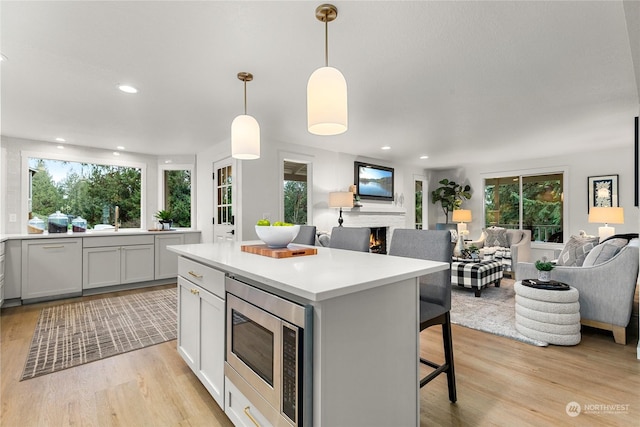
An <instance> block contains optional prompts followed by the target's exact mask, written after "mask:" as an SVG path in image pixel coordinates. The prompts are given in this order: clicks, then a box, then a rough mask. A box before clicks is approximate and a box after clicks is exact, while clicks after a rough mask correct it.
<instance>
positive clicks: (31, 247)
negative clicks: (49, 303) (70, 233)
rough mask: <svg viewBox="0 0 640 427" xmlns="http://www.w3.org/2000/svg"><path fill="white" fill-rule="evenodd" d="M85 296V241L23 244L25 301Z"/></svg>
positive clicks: (23, 242)
mask: <svg viewBox="0 0 640 427" xmlns="http://www.w3.org/2000/svg"><path fill="white" fill-rule="evenodd" d="M81 292H82V239H78V238H76V239H41V240H37V241H35V240H31V241H29V240H23V241H22V299H23V300H26V299H31V298H40V297H48V296H58V295H65V294H75V293H81Z"/></svg>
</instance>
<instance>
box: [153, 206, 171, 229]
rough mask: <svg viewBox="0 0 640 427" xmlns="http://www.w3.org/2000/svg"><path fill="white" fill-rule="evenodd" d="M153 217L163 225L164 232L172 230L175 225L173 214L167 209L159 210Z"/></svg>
mask: <svg viewBox="0 0 640 427" xmlns="http://www.w3.org/2000/svg"><path fill="white" fill-rule="evenodd" d="M153 216H154V218H156V219H157V220H158V221H159V222H160V224H162V229H163V230H169V229H170V228H171V224H172V223H173V219H172V216H173V214H172V213H171V211H169V210H166V209H163V210H159V211H158V212H156V213H155V214H154V215H153Z"/></svg>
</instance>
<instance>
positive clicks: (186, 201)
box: [164, 169, 191, 228]
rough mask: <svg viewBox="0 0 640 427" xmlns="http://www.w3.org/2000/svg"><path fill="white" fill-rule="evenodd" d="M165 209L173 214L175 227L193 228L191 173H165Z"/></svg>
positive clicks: (171, 171) (166, 171)
mask: <svg viewBox="0 0 640 427" xmlns="http://www.w3.org/2000/svg"><path fill="white" fill-rule="evenodd" d="M164 185H165V188H164V197H165V203H164V205H165V207H164V208H165V209H166V210H168V211H169V212H171V214H172V215H171V216H172V219H173V225H174V226H175V227H187V228H188V227H191V171H190V170H188V169H179V170H165V171H164Z"/></svg>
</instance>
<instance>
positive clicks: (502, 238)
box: [484, 227, 509, 248]
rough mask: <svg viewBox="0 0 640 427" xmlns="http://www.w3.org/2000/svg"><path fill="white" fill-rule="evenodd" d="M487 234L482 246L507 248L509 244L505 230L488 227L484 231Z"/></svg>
mask: <svg viewBox="0 0 640 427" xmlns="http://www.w3.org/2000/svg"><path fill="white" fill-rule="evenodd" d="M484 232H485V233H487V237H486V238H485V239H484V245H485V246H489V247H493V246H499V247H501V248H508V247H509V242H508V240H507V229H506V228H502V227H489V228H487V229H486V230H484Z"/></svg>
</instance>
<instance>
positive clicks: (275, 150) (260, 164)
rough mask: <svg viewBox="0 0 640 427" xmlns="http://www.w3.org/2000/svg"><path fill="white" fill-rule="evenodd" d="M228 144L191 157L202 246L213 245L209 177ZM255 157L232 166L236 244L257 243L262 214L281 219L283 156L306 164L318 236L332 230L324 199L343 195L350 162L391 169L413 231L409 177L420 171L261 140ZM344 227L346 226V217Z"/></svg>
mask: <svg viewBox="0 0 640 427" xmlns="http://www.w3.org/2000/svg"><path fill="white" fill-rule="evenodd" d="M230 144H231V143H230V142H229V140H226V141H222V142H219V143H216V144H213V145H212V146H211V148H209V149H207V150H205V151H202V152H199V153H198V154H197V170H198V192H197V194H198V224H200V226H199V228H200V229H201V230H202V238H203V241H204V242H211V241H212V240H213V226H212V225H211V223H212V220H211V218H212V217H213V183H212V181H211V179H210V177H211V174H212V172H213V169H212V164H213V162H214V161H216V160H220V159H223V158H225V157H228V156H230V155H231V148H230ZM260 151H261V153H260V158H259V159H257V160H243V161H235V162H234V169H235V176H236V178H237V180H236V184H237V185H238V186H239V187H240V194H241V198H242V200H241V203H242V207H241V208H240V209H238V210H239V211H240V212H241V218H238V216H236V224H237V225H238V227H236V228H237V230H236V232H237V233H239V239H242V240H253V239H257V236H256V234H255V229H254V225H255V223H256V222H257V221H258V219H260V218H262V215H263V214H264V213H267V212H268V213H269V214H270V215H271V219H272V220H273V221H275V220H278V219H281V218H282V217H283V208H282V206H281V202H280V188H281V186H282V177H281V176H280V172H279V171H280V165H279V162H280V160H279V159H280V158H281V155H280V154H281V153H283V152H284V153H288V154H290V155H292V156H293V157H295V154H296V153H297V154H300V155H302V156H305V158H310V159H311V161H312V175H313V176H312V179H313V190H312V192H311V204H312V216H311V220H310V221H309V223H310V224H311V225H315V226H316V227H317V228H318V230H326V231H330V230H331V228H332V227H334V226H336V225H337V219H338V211H337V209H332V208H329V207H328V200H329V193H330V192H332V191H347V190H348V188H349V185H351V184H353V167H354V164H353V162H354V161H356V160H359V161H369V162H371V163H375V164H379V165H382V166H390V167H393V168H394V169H395V191H396V192H397V193H398V194H399V195H400V194H403V195H404V200H405V203H404V206H405V207H406V210H407V214H406V215H405V221H406V225H405V226H406V227H408V228H413V222H414V197H413V176H414V175H422V174H423V173H424V171H423V170H422V169H419V168H415V167H409V166H406V165H401V164H393V163H390V162H386V161H383V160H379V159H372V158H362V157H358V156H353V155H350V154H344V153H335V152H331V151H326V150H322V149H318V148H312V147H306V146H302V145H297V144H291V143H286V142H282V141H274V140H265V139H264V138H263V139H262V141H261V149H260ZM362 204H363V205H364V206H367V207H371V206H375V205H384V206H391V205H392V203H391V202H377V201H369V200H363V201H362ZM344 225H345V226H349V223H348V219H347V217H346V216H345V223H344Z"/></svg>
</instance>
